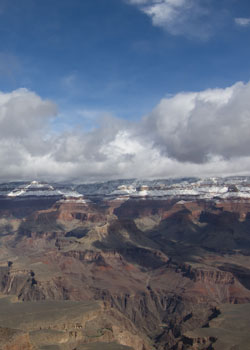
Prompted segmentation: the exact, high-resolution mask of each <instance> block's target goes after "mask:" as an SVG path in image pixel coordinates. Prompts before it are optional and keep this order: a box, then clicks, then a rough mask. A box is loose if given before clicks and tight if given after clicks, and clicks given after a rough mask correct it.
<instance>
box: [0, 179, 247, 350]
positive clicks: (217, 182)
mask: <svg viewBox="0 0 250 350" xmlns="http://www.w3.org/2000/svg"><path fill="white" fill-rule="evenodd" d="M0 193H1V198H0V293H1V296H2V298H3V299H2V300H5V302H4V304H3V305H5V308H6V310H5V309H2V310H5V311H3V317H2V318H1V317H0V327H2V333H3V335H4V336H3V339H5V340H2V342H3V346H2V347H3V349H5V348H6V349H7V347H6V346H7V345H6V344H8V341H9V344H11V346H12V347H9V348H8V349H18V347H15V346H17V344H18V343H20V344H24V345H23V348H22V349H26V348H27V349H36V348H37V347H38V348H39V347H41V346H56V347H57V348H58V349H60V350H64V349H66V350H68V349H71V345H72V346H73V348H76V349H77V350H78V349H79V350H81V349H85V348H86V349H88V347H87V345H88V344H89V343H93V345H91V346H96V348H94V347H93V349H98V346H99V348H100V347H101V346H104V347H103V349H105V345H103V344H108V345H109V346H110V349H113V348H114V350H116V349H117V350H119V349H121V350H122V349H128V348H133V349H134V350H143V349H144V350H145V349H146V350H147V349H151V348H152V346H153V347H155V348H156V349H159V350H162V349H189V348H190V342H191V341H193V343H194V345H195V344H196V343H197V342H199V339H203V340H204V347H200V348H201V349H207V348H208V347H209V346H210V347H211V346H212V344H216V341H217V338H216V337H215V338H216V339H214V338H213V334H212V333H213V332H212V333H211V337H212V338H211V339H212V340H211V339H210V335H209V330H207V333H206V334H205V335H204V337H203V335H202V334H201V333H199V332H198V333H195V332H196V330H197V329H200V328H201V327H203V326H206V327H208V326H207V325H209V322H210V321H211V320H212V319H215V318H216V317H217V316H218V315H219V312H220V310H222V309H223V305H224V304H238V305H244V304H246V305H247V304H248V303H250V268H249V266H250V237H249V228H250V214H249V212H250V181H249V178H226V179H220V178H210V179H180V180H173V179H172V180H154V181H141V180H140V181H139V180H125V181H123V180H119V181H110V182H107V183H101V184H90V185H88V184H83V185H79V184H66V185H65V184H48V183H43V182H38V181H33V182H31V183H29V182H25V183H9V184H1V185H0ZM6 298H7V299H6ZM7 301H8V302H7ZM17 301H18V303H17V304H15V303H16V302H17ZM33 302H36V303H42V304H41V305H43V306H44V310H49V308H50V307H52V306H53V310H54V312H53V315H52V316H53V317H52V316H51V314H50V313H47V312H46V313H44V314H43V316H41V317H42V318H40V316H39V315H40V312H41V310H40V309H39V307H38V306H39V305H40V304H36V305H37V307H38V309H37V310H36V311H34V312H37V313H38V314H34V317H35V321H34V322H33V321H32V322H33V323H31V321H30V319H29V317H31V316H28V313H27V315H26V314H25V313H24V314H23V315H24V316H23V318H22V319H19V318H17V316H16V315H17V314H18V312H19V311H18V310H19V309H18V308H19V307H20V305H22V306H21V307H23V309H22V310H25V308H26V310H27V312H31V315H32V311H29V310H30V309H29V308H30V305H33V304H30V303H33ZM43 303H44V304H43ZM49 303H52V304H49ZM53 303H54V304H53ZM57 303H61V304H60V305H59V304H57ZM64 303H65V304H64ZM70 303H73V304H70ZM74 303H80V304H79V305H78V304H74ZM81 303H83V304H81ZM18 305H19V306H18ZM63 305H65V308H66V309H65V310H64V311H65V312H64V313H63V314H61V313H60V312H59V311H58V312H57V310H59V308H62V307H64V306H63ZM73 305H78V306H77V307H76V308H75V309H74V307H75V306H74V307H73ZM26 306H27V307H26ZM59 306H60V307H59ZM71 306H72V308H73V309H72V308H71ZM32 307H33V306H32ZM81 307H82V308H83V309H84V311H83V312H79V308H80V310H81ZM85 308H87V309H85ZM42 309H43V308H42ZM86 310H87V311H86ZM215 310H219V311H218V312H215ZM85 311H86V312H85ZM4 312H6V314H8V313H10V318H8V319H7V318H6V317H5V316H4ZM11 315H13V316H11ZM35 315H38V316H35ZM51 317H52V318H51ZM14 320H15V322H14ZM233 322H236V321H235V320H234V321H233ZM208 328H209V327H208ZM16 329H18V330H19V331H20V332H19V333H15V330H16ZM190 332H191V333H190ZM192 332H193V333H192ZM4 337H5V338H4ZM8 337H10V338H8ZM11 337H12V338H11ZM202 337H203V338H202ZM236 338H237V337H235V339H236ZM6 339H7V340H6ZM8 339H11V342H10V340H8ZM197 339H198V340H197ZM223 339H224V338H223ZM4 341H5V343H4ZM223 341H225V340H223ZM188 342H189V343H188ZM98 344H99V345H98ZM100 344H101V345H100ZM197 344H198V343H197ZM197 344H196V345H197ZM217 344H219V340H218V342H217ZM196 345H195V346H196ZM236 345H237V344H236ZM197 346H198V345H197ZM199 346H200V345H199ZM205 346H207V347H205ZM91 349H92V347H91ZM218 349H219V348H218Z"/></svg>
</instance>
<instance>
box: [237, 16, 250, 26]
mask: <svg viewBox="0 0 250 350" xmlns="http://www.w3.org/2000/svg"><path fill="white" fill-rule="evenodd" d="M234 21H235V23H236V24H237V25H238V26H240V27H249V26H250V18H248V17H247V18H246V17H238V18H235V19H234Z"/></svg>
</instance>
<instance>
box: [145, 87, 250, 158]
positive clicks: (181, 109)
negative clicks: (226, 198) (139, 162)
mask: <svg viewBox="0 0 250 350" xmlns="http://www.w3.org/2000/svg"><path fill="white" fill-rule="evenodd" d="M249 97H250V84H249V83H248V84H243V83H241V82H240V83H237V84H235V85H233V86H231V87H229V88H226V89H213V90H206V91H201V92H193V93H179V94H177V95H175V96H173V97H171V98H166V99H163V100H162V101H161V102H160V103H159V104H158V106H157V107H156V108H155V109H154V111H153V112H152V113H151V115H149V116H148V117H147V118H146V119H145V121H144V123H145V125H146V127H148V129H149V130H151V132H153V133H154V142H155V145H156V146H157V147H158V148H159V149H161V150H162V153H164V154H166V155H168V156H170V157H172V158H175V159H177V160H179V161H182V162H183V161H190V162H194V163H205V162H207V161H209V159H211V158H212V157H213V156H221V157H223V158H224V159H229V158H232V157H239V156H247V155H248V154H249V146H250V139H249V128H250V99H249Z"/></svg>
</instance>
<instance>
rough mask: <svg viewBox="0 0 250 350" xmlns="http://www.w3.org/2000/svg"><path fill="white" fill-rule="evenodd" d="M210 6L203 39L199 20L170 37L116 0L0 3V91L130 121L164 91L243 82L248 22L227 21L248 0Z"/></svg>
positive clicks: (242, 13) (243, 11)
mask: <svg viewBox="0 0 250 350" xmlns="http://www.w3.org/2000/svg"><path fill="white" fill-rule="evenodd" d="M203 2H205V1H204V0H203ZM210 3H213V8H212V9H211V6H209V10H210V11H211V12H210V14H209V16H208V18H207V19H206V21H205V22H207V23H205V24H204V26H208V25H212V26H214V27H215V28H214V29H213V30H212V33H209V34H208V35H209V37H208V38H203V37H202V36H201V37H199V32H202V29H201V28H202V24H200V23H198V24H197V28H195V29H194V31H197V33H198V37H193V36H189V35H188V36H186V35H185V30H184V33H181V34H180V35H173V34H172V33H169V31H168V30H167V29H166V28H164V27H159V26H158V27H157V26H154V25H152V21H151V18H150V17H149V16H147V15H145V14H144V13H143V12H141V11H140V9H139V8H138V7H137V6H136V5H131V4H128V3H126V1H123V0H84V1H82V0H72V1H69V0H38V1H37V0H36V1H35V0H22V1H20V0H8V1H1V2H0V4H1V17H0V19H1V21H0V39H1V40H0V42H1V44H0V45H1V46H0V47H1V51H0V52H1V56H0V57H1V63H2V65H3V66H5V67H3V68H2V69H1V71H0V72H1V76H0V78H1V79H0V89H1V90H2V91H10V90H14V89H16V88H19V87H26V88H29V89H31V90H32V91H35V92H37V93H38V94H39V95H40V96H42V97H44V98H51V99H53V100H55V101H56V102H57V103H58V105H59V109H60V110H61V111H62V112H63V110H64V109H67V112H68V111H69V110H70V111H71V113H73V111H74V110H75V109H84V110H89V109H90V110H94V111H96V110H100V111H107V112H111V113H114V114H115V115H118V116H120V117H124V118H129V119H134V118H140V117H141V116H142V115H144V114H145V113H147V112H149V111H150V110H151V109H152V108H153V107H154V105H156V103H157V102H158V101H159V100H160V99H161V98H162V97H164V96H166V95H167V94H174V93H177V92H179V91H190V90H191V91H197V90H202V89H206V88H213V87H225V86H228V85H230V84H233V83H234V82H235V81H238V80H244V81H246V80H247V81H248V79H249V77H250V67H249V51H250V46H249V35H250V27H248V26H246V27H242V26H239V25H237V24H236V23H235V21H234V19H235V18H237V17H250V4H249V2H248V1H247V0H237V1H235V0H226V1H223V0H219V1H218V0H217V1H210ZM216 16H217V17H218V18H216ZM191 20H192V19H191ZM197 22H199V21H197ZM205 30H206V28H205ZM187 32H188V31H187ZM2 61H6V62H5V63H4V62H2Z"/></svg>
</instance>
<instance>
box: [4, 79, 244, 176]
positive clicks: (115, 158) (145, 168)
mask: <svg viewBox="0 0 250 350" xmlns="http://www.w3.org/2000/svg"><path fill="white" fill-rule="evenodd" d="M55 113H56V107H55V105H54V104H53V103H52V102H50V101H46V100H43V99H41V98H40V97H39V96H37V95H36V94H35V93H33V92H30V91H28V90H25V89H21V90H16V91H13V92H11V93H0V167H1V175H0V178H1V180H2V181H3V180H8V179H9V180H13V179H19V180H20V179H24V178H26V179H32V178H45V179H51V178H52V179H53V180H55V181H57V180H66V179H68V180H70V179H79V180H80V181H81V180H82V181H86V180H103V179H112V178H122V177H129V178H131V177H143V178H145V177H170V176H195V175H203V176H205V175H207V176H209V175H232V174H245V173H249V172H250V154H249V149H250V138H249V130H250V83H247V84H244V83H242V82H239V83H237V84H235V85H233V86H231V87H228V88H225V89H209V90H205V91H201V92H182V93H179V94H176V95H174V96H170V97H168V98H164V99H162V100H161V101H160V102H159V104H158V105H157V106H156V107H155V109H154V110H153V111H152V112H151V113H150V114H149V115H148V116H146V117H144V118H143V119H142V120H141V121H139V122H134V123H133V122H127V121H124V120H120V119H118V118H114V117H111V116H105V117H104V118H103V119H102V122H101V123H100V125H99V126H96V128H95V129H93V130H90V131H84V130H83V129H80V128H78V129H77V130H71V131H70V132H69V131H68V132H65V131H62V132H57V133H56V134H55V133H53V130H51V125H52V124H51V123H50V120H51V118H52V117H53V116H54V114H55Z"/></svg>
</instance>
